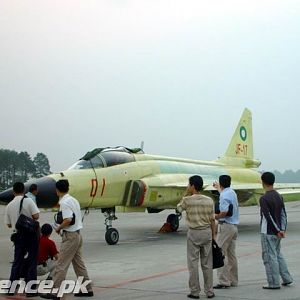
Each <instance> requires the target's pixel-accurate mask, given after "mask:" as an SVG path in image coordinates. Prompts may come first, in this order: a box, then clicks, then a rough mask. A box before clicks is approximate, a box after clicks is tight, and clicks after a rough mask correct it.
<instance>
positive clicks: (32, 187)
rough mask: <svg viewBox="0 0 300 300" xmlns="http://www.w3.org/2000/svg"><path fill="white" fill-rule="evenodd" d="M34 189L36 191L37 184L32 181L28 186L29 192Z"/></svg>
mask: <svg viewBox="0 0 300 300" xmlns="http://www.w3.org/2000/svg"><path fill="white" fill-rule="evenodd" d="M34 191H37V185H36V184H35V183H33V184H32V185H31V186H30V187H29V192H30V193H32V192H34Z"/></svg>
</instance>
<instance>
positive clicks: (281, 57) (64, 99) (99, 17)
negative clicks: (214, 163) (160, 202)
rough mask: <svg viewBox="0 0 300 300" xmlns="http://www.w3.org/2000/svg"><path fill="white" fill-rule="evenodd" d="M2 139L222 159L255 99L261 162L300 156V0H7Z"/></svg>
mask: <svg viewBox="0 0 300 300" xmlns="http://www.w3.org/2000/svg"><path fill="white" fill-rule="evenodd" d="M0 7H1V9H0V41H1V42H0V43H1V44H0V99H1V100H0V101H1V102H0V107H1V117H0V126H1V132H0V148H5V149H11V150H12V149H14V150H16V151H28V152H29V153H30V154H31V156H32V157H34V156H35V154H36V153H37V152H43V153H45V154H46V155H47V156H48V158H49V161H50V165H51V169H52V171H60V170H64V169H66V168H68V167H69V166H70V165H71V164H72V163H73V162H75V161H76V160H77V159H78V158H80V157H81V156H82V155H84V154H85V153H86V152H87V151H89V150H91V149H93V148H96V147H106V146H118V145H124V146H127V147H138V146H140V143H141V141H142V140H143V141H144V142H145V147H144V150H145V152H146V153H151V154H161V155H167V156H178V157H186V158H194V159H201V160H213V159H216V158H217V157H218V156H220V155H222V154H223V153H224V152H225V150H226V148H227V145H228V143H229V141H230V139H231V136H232V134H233V132H234V130H235V127H236V125H237V122H238V120H239V118H240V116H241V114H242V111H243V109H244V108H245V107H247V108H249V109H250V110H251V111H252V114H253V134H254V154H255V158H257V159H260V160H261V161H262V169H264V170H274V169H278V170H280V171H283V170H286V169H293V170H296V169H299V168H300V155H299V154H300V137H299V129H300V125H299V122H300V120H299V113H300V97H299V96H300V76H299V72H300V38H299V37H300V2H299V1H296V0H295V1H292V0H284V1H276V0H269V1H264V0H252V1H241V0H236V1H230V0H226V1H224V0H220V1H214V0H206V1H202V0H195V1H188V0H170V1H164V0H157V1H156V0H148V1H146V0H136V1H126V0H107V1H101V0H95V1H91V0H90V1H89V0H84V1H83V0H80V1H78V0H70V1H63V0H57V1H54V0H51V1H47V0H43V1H27V0H24V1H14V0H0Z"/></svg>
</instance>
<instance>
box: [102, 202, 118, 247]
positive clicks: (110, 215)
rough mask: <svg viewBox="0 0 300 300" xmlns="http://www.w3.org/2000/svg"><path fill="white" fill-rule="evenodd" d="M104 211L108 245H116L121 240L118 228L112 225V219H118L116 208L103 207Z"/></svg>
mask: <svg viewBox="0 0 300 300" xmlns="http://www.w3.org/2000/svg"><path fill="white" fill-rule="evenodd" d="M102 212H103V214H104V216H105V222H104V224H105V226H106V233H105V241H106V243H107V244H108V245H115V244H117V243H118V241H119V232H118V230H117V229H115V228H113V227H112V221H114V220H117V219H118V218H117V217H116V214H115V208H105V209H102Z"/></svg>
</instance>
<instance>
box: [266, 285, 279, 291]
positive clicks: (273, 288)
mask: <svg viewBox="0 0 300 300" xmlns="http://www.w3.org/2000/svg"><path fill="white" fill-rule="evenodd" d="M262 288H263V289H265V290H279V289H280V286H268V285H264V286H263V287H262Z"/></svg>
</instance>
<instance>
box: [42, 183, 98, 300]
mask: <svg viewBox="0 0 300 300" xmlns="http://www.w3.org/2000/svg"><path fill="white" fill-rule="evenodd" d="M68 191H69V182H68V180H65V179H64V180H59V181H57V182H56V193H57V196H58V197H59V199H60V200H59V205H60V211H61V212H62V218H63V221H62V223H61V224H60V225H59V226H58V227H57V228H56V229H55V231H56V232H57V233H58V234H60V233H62V243H61V246H60V251H59V256H58V260H57V264H56V267H55V271H54V277H53V281H54V288H59V287H60V285H61V283H62V281H63V280H65V279H66V275H67V272H68V268H69V266H70V264H71V263H72V265H73V268H74V271H75V273H76V275H77V277H79V276H83V278H84V281H86V280H89V276H88V273H87V269H86V267H85V264H84V262H83V259H82V236H81V234H80V229H82V220H81V211H80V205H79V202H78V201H77V200H76V199H75V198H74V197H72V196H70V195H69V194H68ZM73 218H75V223H74V224H73V222H74V220H73ZM72 220H73V222H72ZM71 224H73V225H71ZM86 289H87V293H82V292H81V291H80V292H79V293H77V294H74V296H77V297H92V296H94V293H93V290H92V286H91V284H90V283H89V284H88V285H87V286H86ZM41 297H42V298H45V299H55V300H57V299H59V298H58V297H57V295H55V294H42V295H41Z"/></svg>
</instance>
